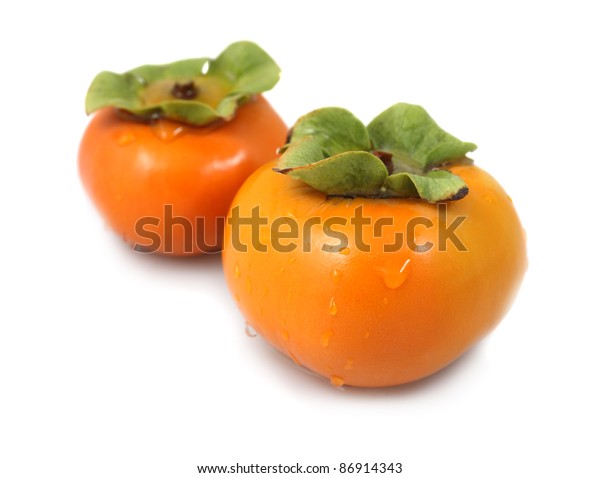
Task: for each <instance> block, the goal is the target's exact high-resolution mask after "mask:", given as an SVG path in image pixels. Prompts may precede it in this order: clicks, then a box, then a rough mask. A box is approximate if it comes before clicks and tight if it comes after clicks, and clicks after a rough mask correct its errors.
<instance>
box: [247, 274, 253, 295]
mask: <svg viewBox="0 0 600 478" xmlns="http://www.w3.org/2000/svg"><path fill="white" fill-rule="evenodd" d="M246 292H248V294H250V293H252V282H251V281H250V277H246Z"/></svg>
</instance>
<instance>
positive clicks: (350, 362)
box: [344, 358, 354, 370]
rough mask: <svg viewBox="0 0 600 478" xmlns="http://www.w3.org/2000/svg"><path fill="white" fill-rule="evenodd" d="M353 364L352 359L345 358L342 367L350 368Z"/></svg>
mask: <svg viewBox="0 0 600 478" xmlns="http://www.w3.org/2000/svg"><path fill="white" fill-rule="evenodd" d="M353 365H354V359H350V358H349V359H348V360H346V365H344V369H346V370H351V369H352V366H353Z"/></svg>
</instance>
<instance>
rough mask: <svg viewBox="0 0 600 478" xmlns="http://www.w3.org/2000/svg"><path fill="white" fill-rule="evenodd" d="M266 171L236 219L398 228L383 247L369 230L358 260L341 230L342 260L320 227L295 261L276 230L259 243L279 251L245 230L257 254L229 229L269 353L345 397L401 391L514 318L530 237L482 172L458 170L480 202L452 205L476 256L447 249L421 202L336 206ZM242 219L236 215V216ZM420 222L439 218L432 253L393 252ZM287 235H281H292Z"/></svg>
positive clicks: (471, 199) (388, 232)
mask: <svg viewBox="0 0 600 478" xmlns="http://www.w3.org/2000/svg"><path fill="white" fill-rule="evenodd" d="M273 166H274V164H269V165H266V166H264V167H262V168H260V169H259V170H258V171H256V172H255V173H254V174H253V175H252V176H251V177H250V178H249V179H248V181H247V182H246V183H245V184H244V186H243V187H242V188H241V190H240V191H239V192H238V194H237V196H236V197H235V199H234V201H233V204H232V208H233V207H235V206H238V205H239V207H240V217H250V216H251V212H250V211H251V209H252V208H253V207H254V206H257V205H260V215H261V216H262V217H267V218H268V219H269V225H270V223H271V222H272V221H273V220H274V219H275V218H277V217H291V218H295V219H296V220H297V221H298V222H299V223H300V228H299V229H300V231H302V223H304V221H306V219H307V218H309V217H319V218H321V219H322V220H321V224H322V223H323V222H324V221H325V220H326V219H327V218H330V217H335V216H337V217H341V218H348V219H349V218H350V217H351V216H352V215H353V214H354V213H353V211H354V209H355V208H356V207H359V206H362V207H363V216H364V217H365V218H371V220H372V223H371V224H374V223H375V221H376V220H377V219H378V218H382V217H390V218H393V220H394V226H393V227H391V226H390V227H383V228H382V233H381V234H380V235H381V237H375V234H374V228H373V226H364V228H363V242H364V243H366V244H369V245H370V246H371V251H370V252H361V251H359V250H358V247H357V244H356V238H355V235H354V232H353V231H354V226H352V225H350V221H348V223H347V225H345V226H341V225H336V226H335V227H333V229H334V230H335V231H341V232H344V233H345V234H346V236H347V237H348V240H349V242H348V246H347V248H346V249H341V250H340V251H339V252H324V251H322V250H321V246H322V245H323V244H330V245H337V244H339V243H340V241H339V240H338V239H335V238H332V237H328V236H327V235H325V234H324V232H323V228H322V227H321V226H314V227H312V234H311V238H310V244H311V245H312V247H311V252H302V240H290V239H285V240H284V239H280V241H279V242H280V244H283V245H286V244H291V243H296V244H297V245H298V247H297V248H296V249H295V250H294V251H293V252H287V253H286V252H277V251H274V250H273V248H272V245H273V242H274V241H273V238H272V236H271V233H270V227H269V226H261V228H260V234H259V238H260V241H261V242H262V243H263V244H266V245H267V247H268V251H267V252H262V253H261V252H257V251H256V250H255V249H254V248H253V247H252V239H251V234H250V232H251V228H250V227H249V226H242V227H240V228H239V238H240V242H241V243H242V244H248V252H239V251H237V250H236V249H235V248H234V247H233V245H232V228H231V227H230V226H229V225H228V226H226V228H225V243H224V251H223V265H224V270H225V276H226V279H227V282H228V285H229V287H230V289H231V291H232V293H233V295H234V297H235V299H236V300H237V302H238V304H239V307H240V309H241V311H242V313H243V315H244V316H245V318H246V320H247V322H248V324H249V325H251V326H252V327H253V328H254V329H255V330H256V331H257V332H258V333H259V334H260V335H262V336H263V337H264V338H265V339H266V340H267V341H268V342H270V343H271V344H272V345H274V346H275V347H276V348H277V349H279V350H280V351H281V352H283V353H284V354H287V355H288V356H289V357H291V358H292V359H293V360H294V361H295V362H296V363H297V364H300V365H302V366H304V367H306V368H308V369H310V370H312V371H314V372H316V373H318V374H320V375H322V376H324V377H326V378H328V379H330V380H331V382H332V383H333V384H334V385H336V386H341V385H342V384H347V385H353V386H360V387H385V386H393V385H399V384H403V383H407V382H411V381H414V380H418V379H420V378H423V377H426V376H428V375H430V374H433V373H435V372H436V371H438V370H440V369H441V368H443V367H445V366H446V365H448V364H449V363H451V362H452V361H453V360H455V359H456V358H458V357H459V356H460V355H461V354H463V353H464V352H465V351H466V350H467V349H468V348H469V347H471V346H472V345H473V344H474V343H475V342H477V341H478V340H479V339H481V338H482V337H483V336H484V335H486V334H487V333H488V332H490V331H491V330H492V329H493V328H494V327H495V326H496V325H497V324H498V322H499V321H500V320H501V319H502V317H503V316H504V315H505V313H506V312H507V311H508V309H509V307H510V305H511V303H512V300H513V298H514V296H515V294H516V292H517V289H518V288H519V285H520V282H521V279H522V277H523V275H524V273H525V269H526V267H527V258H526V250H525V236H524V232H523V229H522V227H521V224H520V222H519V218H518V216H517V214H516V212H515V209H514V207H513V204H512V201H511V199H510V197H509V196H508V195H507V194H506V193H505V192H504V190H503V189H502V187H501V186H500V185H499V184H498V183H497V182H496V181H495V180H494V179H493V178H492V177H491V176H490V175H489V174H487V173H486V172H485V171H483V170H482V169H479V168H478V167H475V166H456V167H453V168H451V170H452V171H453V172H454V173H456V174H458V175H459V176H461V177H462V178H463V179H464V180H465V181H466V183H467V184H468V186H469V190H470V192H469V194H468V195H467V196H466V197H465V198H464V199H461V200H458V201H455V202H450V203H447V221H446V223H447V224H448V225H451V224H452V222H453V220H454V218H456V217H459V216H465V217H466V219H465V220H464V222H463V223H462V224H460V226H459V227H458V228H457V229H456V236H457V237H458V238H459V240H460V241H461V242H462V243H463V244H464V246H465V247H466V248H467V249H468V251H467V252H461V251H459V250H458V249H457V248H456V247H454V245H453V244H452V243H451V242H449V241H448V243H447V250H446V251H445V252H443V251H440V250H439V248H438V247H437V246H438V242H439V241H438V228H439V219H438V213H437V206H436V205H434V204H429V203H426V202H425V201H422V200H406V199H374V198H354V199H349V198H341V197H333V198H327V197H326V196H325V195H324V194H323V193H320V192H318V191H316V190H314V189H312V188H311V187H310V186H307V185H305V184H304V183H301V182H299V181H296V180H294V179H292V178H290V177H287V176H284V175H282V174H277V173H274V172H272V171H271V168H272V167H273ZM230 215H231V212H230ZM414 217H425V218H429V219H430V220H431V221H432V222H433V227H430V228H426V227H425V226H423V225H421V226H418V227H417V228H416V234H415V242H416V244H425V243H426V242H427V241H431V242H432V243H433V244H435V246H434V247H433V248H432V249H430V250H429V251H427V252H413V251H412V250H411V249H409V248H408V247H407V245H406V241H405V243H404V245H403V247H402V248H401V249H400V250H399V251H398V252H385V251H384V250H383V246H384V245H385V244H393V243H394V237H395V236H394V234H395V232H398V231H405V226H406V224H407V222H408V221H409V220H410V219H411V218H414ZM289 230H290V229H289V227H282V228H281V229H280V231H289Z"/></svg>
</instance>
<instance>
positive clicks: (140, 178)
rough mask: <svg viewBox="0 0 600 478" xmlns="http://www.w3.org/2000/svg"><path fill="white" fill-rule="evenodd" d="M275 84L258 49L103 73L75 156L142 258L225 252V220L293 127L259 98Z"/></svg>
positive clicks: (272, 68)
mask: <svg viewBox="0 0 600 478" xmlns="http://www.w3.org/2000/svg"><path fill="white" fill-rule="evenodd" d="M278 78H279V68H278V66H277V65H276V64H275V62H274V61H273V60H272V59H271V58H270V57H269V56H268V55H267V53H265V52H264V51H263V50H262V49H261V48H259V47H258V46H257V45H255V44H254V43H250V42H238V43H234V44H232V45H230V46H229V47H228V48H226V49H225V50H224V51H223V52H222V53H221V54H220V55H219V56H218V57H217V58H216V59H209V58H198V59H192V60H183V61H179V62H176V63H172V64H169V65H159V66H152V65H151V66H143V67H139V68H136V69H134V70H131V71H129V72H127V73H124V74H122V75H119V74H115V73H110V72H103V73H100V74H99V75H98V76H97V77H96V78H95V79H94V80H93V82H92V84H91V86H90V89H89V91H88V95H87V98H86V110H87V112H88V114H91V113H94V115H93V117H92V119H91V121H90V123H89V125H88V126H87V129H86V131H85V133H84V135H83V139H82V141H81V145H80V150H79V172H80V176H81V179H82V182H83V184H84V186H85V189H86V190H87V192H88V193H89V195H90V197H91V199H92V200H93V202H94V203H95V205H96V206H97V208H98V210H99V211H100V213H101V214H102V216H103V217H104V218H105V220H106V222H107V223H108V224H109V226H110V227H111V228H112V229H113V230H114V231H115V232H116V233H117V234H119V235H120V236H122V237H123V238H124V240H125V241H126V242H127V243H129V244H131V245H132V246H134V248H135V249H136V250H139V251H144V252H161V253H167V254H172V255H178V256H180V255H196V254H199V253H202V252H210V251H218V250H220V249H221V242H222V233H223V223H224V217H225V215H226V213H227V209H228V206H229V204H230V203H231V200H232V198H233V196H234V195H235V193H236V192H237V190H238V188H239V187H240V186H241V184H242V183H243V182H244V180H245V179H246V178H247V177H248V176H249V175H250V173H252V172H253V171H254V170H256V169H257V168H258V167H259V166H260V165H262V164H264V163H266V162H268V161H271V160H273V159H274V158H275V157H276V149H277V147H278V146H280V145H281V143H282V142H283V140H284V139H285V136H286V132H287V127H286V125H285V123H284V122H283V120H282V119H281V118H280V117H279V115H278V114H277V113H276V111H275V110H274V109H273V108H272V107H271V105H270V104H269V103H268V101H267V100H266V99H265V98H264V97H263V96H262V95H261V93H262V92H264V91H266V90H268V89H270V88H272V87H273V86H274V85H275V84H276V83H277V80H278Z"/></svg>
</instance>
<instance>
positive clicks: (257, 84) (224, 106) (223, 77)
mask: <svg viewBox="0 0 600 478" xmlns="http://www.w3.org/2000/svg"><path fill="white" fill-rule="evenodd" d="M279 75H280V69H279V67H278V66H277V64H276V63H275V62H274V61H273V59H272V58H271V57H270V56H269V55H268V54H267V53H266V52H265V51H264V50H263V49H262V48H260V47H259V46H258V45H256V44H255V43H252V42H247V41H241V42H236V43H233V44H231V45H229V46H228V47H227V48H226V49H225V50H224V51H223V52H222V53H221V54H220V55H219V56H218V57H217V58H215V59H211V58H194V59H190V60H182V61H177V62H175V63H169V64H166V65H146V66H140V67H139V68H135V69H133V70H130V71H128V72H126V73H123V74H117V73H112V72H109V71H104V72H102V73H100V74H98V75H97V76H96V77H95V78H94V80H93V81H92V84H91V85H90V88H89V90H88V93H87V96H86V99H85V109H86V113H87V114H91V113H93V112H94V111H97V110H99V109H101V108H105V107H114V108H118V109H120V110H125V111H127V112H129V113H130V114H132V115H134V116H136V117H138V118H140V119H143V120H152V119H158V118H168V119H171V120H175V121H179V122H182V123H187V124H191V125H205V124H208V123H211V122H213V121H216V120H219V119H224V120H229V119H231V118H232V117H233V116H234V115H235V111H236V109H237V107H238V105H239V104H240V103H242V102H243V101H245V100H247V99H248V98H250V97H251V96H253V95H256V94H258V93H262V92H264V91H267V90H270V89H271V88H273V87H274V86H275V84H276V83H277V81H278V80H279Z"/></svg>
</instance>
